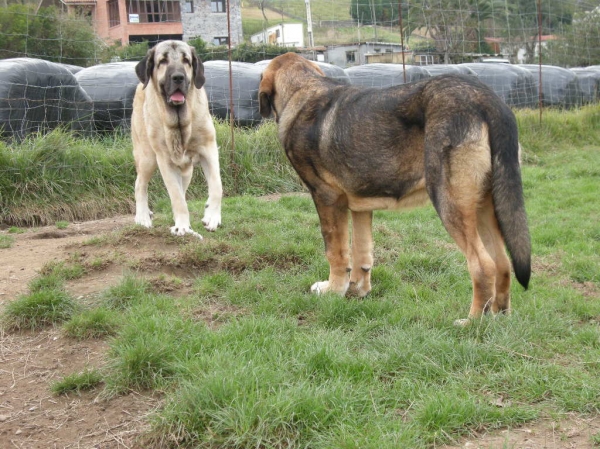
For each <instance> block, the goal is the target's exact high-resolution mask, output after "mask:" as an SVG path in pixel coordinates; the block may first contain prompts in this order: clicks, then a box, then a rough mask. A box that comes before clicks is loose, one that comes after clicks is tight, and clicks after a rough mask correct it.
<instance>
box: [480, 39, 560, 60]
mask: <svg viewBox="0 0 600 449" xmlns="http://www.w3.org/2000/svg"><path fill="white" fill-rule="evenodd" d="M484 39H485V42H486V43H487V44H488V45H489V46H490V47H491V48H492V50H493V52H494V53H495V54H496V55H499V56H500V57H508V58H509V59H510V61H511V62H513V63H515V64H524V63H527V62H531V61H532V60H534V59H535V58H537V57H538V55H539V46H540V40H541V43H542V48H545V47H546V46H547V45H548V42H550V41H553V40H556V39H558V37H557V36H554V35H552V34H549V35H543V36H541V39H540V38H539V37H538V36H531V37H529V38H527V39H523V38H519V37H517V38H515V39H512V40H511V41H508V40H507V39H504V38H502V37H486V38H484Z"/></svg>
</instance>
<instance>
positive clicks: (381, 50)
mask: <svg viewBox="0 0 600 449" xmlns="http://www.w3.org/2000/svg"><path fill="white" fill-rule="evenodd" d="M325 60H326V61H327V62H329V63H330V64H334V65H336V66H338V67H342V68H346V67H352V66H355V65H362V64H367V63H374V62H389V63H391V62H394V63H398V62H399V63H402V45H400V44H393V43H390V42H356V43H353V44H345V45H332V46H328V47H327V52H326V57H325ZM405 62H408V53H406V52H405Z"/></svg>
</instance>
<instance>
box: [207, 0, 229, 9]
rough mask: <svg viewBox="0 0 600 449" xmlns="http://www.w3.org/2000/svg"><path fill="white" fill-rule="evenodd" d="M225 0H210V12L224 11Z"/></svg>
mask: <svg viewBox="0 0 600 449" xmlns="http://www.w3.org/2000/svg"><path fill="white" fill-rule="evenodd" d="M226 1H227V0H211V2H210V10H211V12H226V8H225V2H226Z"/></svg>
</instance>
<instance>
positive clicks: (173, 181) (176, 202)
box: [157, 155, 202, 238]
mask: <svg viewBox="0 0 600 449" xmlns="http://www.w3.org/2000/svg"><path fill="white" fill-rule="evenodd" d="M157 162H158V168H159V170H160V174H161V175H162V178H163V181H164V183H165V186H166V188H167V192H168V193H169V198H170V199H171V207H172V209H173V218H174V220H175V226H172V227H171V234H173V235H185V234H192V235H194V236H196V237H199V238H202V236H201V235H200V234H198V233H197V232H195V231H194V230H193V229H192V227H191V225H190V213H189V210H188V206H187V202H186V200H185V190H184V174H185V176H186V177H190V178H191V164H190V165H189V166H186V167H184V168H183V169H182V168H180V167H178V166H176V165H175V164H173V162H171V160H170V159H168V158H167V157H164V156H160V155H159V156H158V158H157ZM188 182H189V181H188Z"/></svg>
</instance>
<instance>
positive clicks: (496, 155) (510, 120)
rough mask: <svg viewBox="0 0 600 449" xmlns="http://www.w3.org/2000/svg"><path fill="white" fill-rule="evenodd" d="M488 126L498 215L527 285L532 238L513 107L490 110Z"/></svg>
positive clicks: (521, 280) (517, 269)
mask: <svg viewBox="0 0 600 449" xmlns="http://www.w3.org/2000/svg"><path fill="white" fill-rule="evenodd" d="M488 126H489V136H490V148H491V153H492V199H493V201H494V210H495V212H496V219H497V220H498V224H499V226H500V231H501V232H502V236H503V237H504V242H505V244H506V247H507V249H508V252H509V253H510V258H511V260H512V264H513V269H514V272H515V277H516V278H517V280H518V281H519V283H520V284H521V285H522V286H523V287H525V288H527V287H528V285H529V278H530V277H531V238H530V236H529V228H528V226H527V215H526V213H525V202H524V199H523V185H522V181H521V167H520V148H519V138H518V130H517V122H516V119H515V116H514V114H513V113H512V111H511V110H510V108H509V107H508V106H506V105H504V104H502V105H500V106H499V107H495V108H494V110H493V111H489V115H488Z"/></svg>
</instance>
